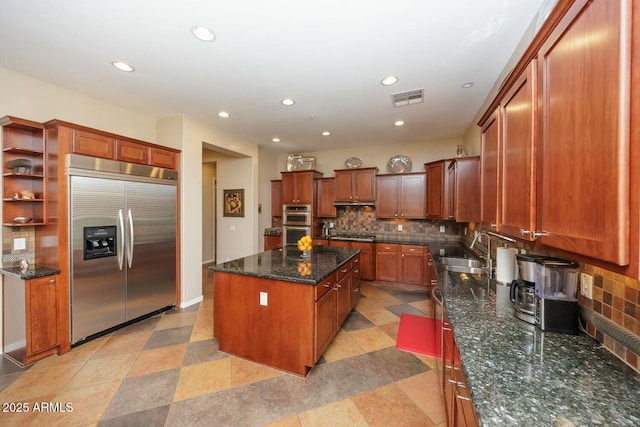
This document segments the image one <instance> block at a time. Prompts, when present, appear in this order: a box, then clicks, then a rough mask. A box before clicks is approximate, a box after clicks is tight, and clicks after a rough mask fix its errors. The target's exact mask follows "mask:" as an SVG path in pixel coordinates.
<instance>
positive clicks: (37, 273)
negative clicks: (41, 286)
mask: <svg viewBox="0 0 640 427" xmlns="http://www.w3.org/2000/svg"><path fill="white" fill-rule="evenodd" d="M59 273H60V270H58V269H57V268H51V267H47V266H44V265H37V264H36V265H32V266H29V269H28V270H27V271H26V273H24V274H23V273H22V272H21V271H20V267H7V268H3V269H2V274H11V275H12V276H17V277H19V278H20V279H22V280H27V279H35V278H38V277H45V276H53V275H54V274H59Z"/></svg>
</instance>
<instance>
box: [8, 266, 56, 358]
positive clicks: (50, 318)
mask: <svg viewBox="0 0 640 427" xmlns="http://www.w3.org/2000/svg"><path fill="white" fill-rule="evenodd" d="M58 282H59V275H52V276H45V277H39V278H34V279H28V280H23V279H21V278H19V277H18V276H14V275H9V274H7V275H5V276H4V301H3V313H4V322H3V326H4V336H3V338H4V339H3V348H4V352H5V353H6V354H7V355H8V356H9V357H11V358H12V359H14V360H16V361H17V362H19V363H21V364H23V365H29V364H31V363H34V362H36V361H38V360H40V359H43V358H45V357H47V356H50V355H52V354H56V353H57V352H58V346H59V341H58Z"/></svg>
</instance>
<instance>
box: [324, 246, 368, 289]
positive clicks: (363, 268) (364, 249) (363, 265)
mask: <svg viewBox="0 0 640 427" xmlns="http://www.w3.org/2000/svg"><path fill="white" fill-rule="evenodd" d="M329 246H337V247H343V248H354V249H360V255H359V259H360V261H359V262H360V266H359V269H360V277H361V279H362V280H376V256H375V244H374V243H368V242H351V241H346V240H330V241H329Z"/></svg>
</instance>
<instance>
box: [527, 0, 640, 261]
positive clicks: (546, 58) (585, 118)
mask: <svg viewBox="0 0 640 427" xmlns="http://www.w3.org/2000/svg"><path fill="white" fill-rule="evenodd" d="M631 6H632V5H631V0H620V1H586V0H579V1H576V2H575V3H574V4H573V6H572V7H571V9H569V11H568V13H567V14H566V15H565V16H564V17H563V18H562V20H561V21H560V22H559V24H558V25H557V26H556V28H555V29H554V30H553V32H552V33H551V34H550V36H549V38H548V39H547V40H546V41H545V42H544V44H543V45H542V47H541V49H540V51H539V54H538V61H539V81H540V94H539V102H538V105H539V106H540V109H541V111H540V118H541V122H540V127H539V130H540V141H539V144H540V149H539V150H538V152H539V153H538V154H539V157H538V168H539V173H538V219H537V225H538V226H537V231H538V232H541V233H543V235H542V236H541V237H540V242H541V243H543V244H545V245H548V246H551V247H555V248H560V249H565V250H568V251H570V252H576V253H580V254H583V255H586V256H590V257H593V258H597V259H601V260H605V261H610V262H613V263H615V264H618V265H627V264H628V263H629V179H630V172H629V168H630V162H629V112H630V105H629V103H630V99H629V98H630V96H629V87H630V81H629V79H630V75H631V69H630V64H631V58H630V56H629V52H630V38H631V25H630V22H629V21H630V16H629V14H630V11H631ZM633 6H635V4H634V5H633ZM636 62H637V61H636ZM634 191H637V189H634Z"/></svg>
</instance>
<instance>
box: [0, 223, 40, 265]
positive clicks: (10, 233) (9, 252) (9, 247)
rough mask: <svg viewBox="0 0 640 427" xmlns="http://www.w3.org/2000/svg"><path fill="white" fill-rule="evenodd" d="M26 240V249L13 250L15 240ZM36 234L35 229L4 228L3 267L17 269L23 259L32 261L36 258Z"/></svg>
mask: <svg viewBox="0 0 640 427" xmlns="http://www.w3.org/2000/svg"><path fill="white" fill-rule="evenodd" d="M17 238H24V239H25V240H26V248H25V249H21V250H14V249H13V239H17ZM35 247H36V233H35V228H34V227H3V230H2V267H3V268H8V267H17V266H19V265H20V261H21V260H22V259H26V260H27V261H32V260H33V259H34V258H35V253H34V251H35Z"/></svg>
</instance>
